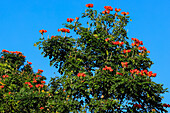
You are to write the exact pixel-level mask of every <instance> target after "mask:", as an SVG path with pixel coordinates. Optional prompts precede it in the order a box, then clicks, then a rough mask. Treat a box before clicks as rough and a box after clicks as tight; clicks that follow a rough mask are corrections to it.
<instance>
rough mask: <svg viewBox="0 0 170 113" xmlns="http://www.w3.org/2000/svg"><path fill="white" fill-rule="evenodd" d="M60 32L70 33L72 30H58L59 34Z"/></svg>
mask: <svg viewBox="0 0 170 113" xmlns="http://www.w3.org/2000/svg"><path fill="white" fill-rule="evenodd" d="M59 31H61V32H67V33H70V30H69V29H65V28H61V29H58V32H59Z"/></svg>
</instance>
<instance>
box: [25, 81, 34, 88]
mask: <svg viewBox="0 0 170 113" xmlns="http://www.w3.org/2000/svg"><path fill="white" fill-rule="evenodd" d="M25 84H28V86H29V87H30V88H32V87H33V85H32V84H31V83H30V82H25Z"/></svg>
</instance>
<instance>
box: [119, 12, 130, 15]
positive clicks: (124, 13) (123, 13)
mask: <svg viewBox="0 0 170 113" xmlns="http://www.w3.org/2000/svg"><path fill="white" fill-rule="evenodd" d="M121 14H122V15H128V14H129V12H127V13H126V12H121Z"/></svg>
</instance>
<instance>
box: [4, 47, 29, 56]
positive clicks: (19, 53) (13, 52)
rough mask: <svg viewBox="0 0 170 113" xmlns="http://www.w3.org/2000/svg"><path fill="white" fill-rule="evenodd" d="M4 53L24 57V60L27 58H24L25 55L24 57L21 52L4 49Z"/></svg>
mask: <svg viewBox="0 0 170 113" xmlns="http://www.w3.org/2000/svg"><path fill="white" fill-rule="evenodd" d="M2 52H5V53H11V54H16V55H19V56H22V57H24V58H25V57H26V56H24V55H23V54H22V53H21V52H19V51H8V50H5V49H3V50H2ZM3 58H4V56H3Z"/></svg>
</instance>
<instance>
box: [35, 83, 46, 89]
mask: <svg viewBox="0 0 170 113" xmlns="http://www.w3.org/2000/svg"><path fill="white" fill-rule="evenodd" d="M35 87H36V88H39V87H41V88H43V87H44V85H43V84H36V85H35Z"/></svg>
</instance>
